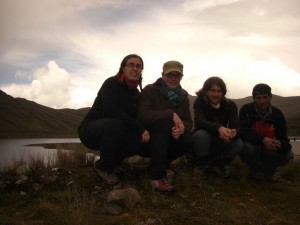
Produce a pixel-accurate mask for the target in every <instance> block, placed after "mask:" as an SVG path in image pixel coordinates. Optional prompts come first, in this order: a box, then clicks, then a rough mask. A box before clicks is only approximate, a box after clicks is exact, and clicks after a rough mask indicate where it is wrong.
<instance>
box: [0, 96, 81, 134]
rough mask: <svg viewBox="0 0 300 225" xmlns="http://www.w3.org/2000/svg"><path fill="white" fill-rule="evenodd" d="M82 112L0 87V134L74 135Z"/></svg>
mask: <svg viewBox="0 0 300 225" xmlns="http://www.w3.org/2000/svg"><path fill="white" fill-rule="evenodd" d="M85 112H86V110H85V109H81V110H72V109H60V110H57V109H52V108H49V107H46V106H42V105H39V104H37V103H35V102H32V101H28V100H26V99H23V98H13V97H11V96H9V95H7V94H5V93H4V92H2V91H0V118H1V126H0V138H19V137H76V136H77V127H78V126H79V124H80V121H81V120H82V118H83V116H84V114H85Z"/></svg>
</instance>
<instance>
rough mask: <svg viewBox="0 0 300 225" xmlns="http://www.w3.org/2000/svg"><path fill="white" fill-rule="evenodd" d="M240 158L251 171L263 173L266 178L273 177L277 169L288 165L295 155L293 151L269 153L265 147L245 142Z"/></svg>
mask: <svg viewBox="0 0 300 225" xmlns="http://www.w3.org/2000/svg"><path fill="white" fill-rule="evenodd" d="M240 156H241V159H242V160H243V161H244V162H246V163H247V165H248V166H249V168H250V170H251V171H253V172H256V171H261V172H264V174H265V176H266V177H271V176H273V174H274V172H275V170H276V169H277V167H279V166H283V165H285V164H287V163H288V162H289V161H290V160H291V159H292V158H293V157H294V154H293V152H292V151H288V152H284V153H282V152H273V151H268V150H267V149H266V148H265V147H264V146H256V145H253V144H251V143H249V142H245V143H244V148H243V151H242V153H241V155H240Z"/></svg>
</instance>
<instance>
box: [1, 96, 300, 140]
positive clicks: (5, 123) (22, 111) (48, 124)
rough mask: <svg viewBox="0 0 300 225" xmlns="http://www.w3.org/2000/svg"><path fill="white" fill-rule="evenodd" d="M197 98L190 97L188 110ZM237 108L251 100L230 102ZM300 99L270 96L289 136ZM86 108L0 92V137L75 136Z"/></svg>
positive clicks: (296, 128)
mask: <svg viewBox="0 0 300 225" xmlns="http://www.w3.org/2000/svg"><path fill="white" fill-rule="evenodd" d="M195 98H196V96H190V107H191V112H192V114H193V110H192V105H193V102H194V100H195ZM232 100H233V101H234V102H236V104H237V106H238V107H239V108H240V106H241V105H243V104H245V103H248V102H251V101H252V97H246V98H242V99H232ZM299 103H300V96H296V97H280V96H275V95H274V96H273V99H272V104H273V105H274V106H277V107H279V108H280V109H281V110H282V111H283V113H284V114H285V116H286V120H287V124H288V129H289V135H300V107H299ZM88 110H89V108H81V109H77V110H75V109H53V108H50V107H46V106H43V105H40V104H37V103H35V102H33V101H28V100H26V99H24V98H13V97H12V96H10V95H7V94H6V93H4V92H3V91H1V90H0V121H1V126H0V138H31V137H32V138H33V137H35V138H38V137H48V138H50V137H52V138H59V137H77V127H78V126H79V124H80V122H81V120H82V119H83V117H84V115H85V114H86V113H87V111H88Z"/></svg>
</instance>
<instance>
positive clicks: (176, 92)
mask: <svg viewBox="0 0 300 225" xmlns="http://www.w3.org/2000/svg"><path fill="white" fill-rule="evenodd" d="M161 85H162V88H163V90H164V91H165V93H166V94H167V95H168V97H169V99H170V101H171V102H172V105H173V106H177V105H178V104H179V99H180V96H181V92H182V87H181V86H180V85H178V86H177V87H176V88H175V89H171V88H169V87H168V86H167V85H166V84H165V82H164V81H163V80H161Z"/></svg>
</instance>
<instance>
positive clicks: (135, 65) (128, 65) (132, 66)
mask: <svg viewBox="0 0 300 225" xmlns="http://www.w3.org/2000/svg"><path fill="white" fill-rule="evenodd" d="M126 66H127V67H128V68H130V69H134V68H136V69H138V70H140V69H143V65H142V64H134V63H127V64H126Z"/></svg>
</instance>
